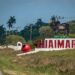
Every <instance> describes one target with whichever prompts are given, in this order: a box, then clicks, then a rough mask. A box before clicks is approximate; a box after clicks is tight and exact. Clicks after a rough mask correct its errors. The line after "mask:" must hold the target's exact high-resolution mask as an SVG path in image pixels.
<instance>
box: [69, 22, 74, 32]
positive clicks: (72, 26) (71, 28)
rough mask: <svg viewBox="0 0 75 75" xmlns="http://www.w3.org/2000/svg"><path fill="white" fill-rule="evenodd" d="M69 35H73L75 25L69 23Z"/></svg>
mask: <svg viewBox="0 0 75 75" xmlns="http://www.w3.org/2000/svg"><path fill="white" fill-rule="evenodd" d="M70 33H75V23H73V22H71V23H70Z"/></svg>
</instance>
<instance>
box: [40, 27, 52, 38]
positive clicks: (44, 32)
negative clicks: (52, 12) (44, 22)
mask: <svg viewBox="0 0 75 75" xmlns="http://www.w3.org/2000/svg"><path fill="white" fill-rule="evenodd" d="M39 33H40V36H41V37H42V38H47V37H51V35H52V29H51V28H50V27H49V26H42V27H40V28H39Z"/></svg>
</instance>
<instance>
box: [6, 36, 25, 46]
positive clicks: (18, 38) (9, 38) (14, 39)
mask: <svg viewBox="0 0 75 75" xmlns="http://www.w3.org/2000/svg"><path fill="white" fill-rule="evenodd" d="M18 41H20V42H22V43H26V42H25V40H24V38H23V37H21V36H18V35H8V36H7V37H6V44H7V45H8V44H10V45H16V43H17V42H18Z"/></svg>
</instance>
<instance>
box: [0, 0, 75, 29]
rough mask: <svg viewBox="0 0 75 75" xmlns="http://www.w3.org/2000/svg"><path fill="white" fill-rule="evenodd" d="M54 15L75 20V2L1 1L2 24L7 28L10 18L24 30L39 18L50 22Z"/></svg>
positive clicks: (69, 0)
mask: <svg viewBox="0 0 75 75" xmlns="http://www.w3.org/2000/svg"><path fill="white" fill-rule="evenodd" d="M52 15H57V16H64V17H66V18H65V19H64V20H67V21H68V20H69V19H75V0H0V24H4V25H5V26H6V22H7V21H8V19H9V17H10V16H15V18H16V19H17V20H16V27H17V26H19V27H20V28H23V27H24V26H25V25H27V24H29V23H35V22H36V21H37V19H38V18H42V20H43V21H45V22H49V19H50V17H51V16H52ZM68 17H69V18H68Z"/></svg>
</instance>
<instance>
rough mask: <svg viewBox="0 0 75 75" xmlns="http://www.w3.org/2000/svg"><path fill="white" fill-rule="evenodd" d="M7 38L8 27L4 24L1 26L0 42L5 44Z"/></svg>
mask: <svg viewBox="0 0 75 75" xmlns="http://www.w3.org/2000/svg"><path fill="white" fill-rule="evenodd" d="M5 39H6V29H5V28H4V27H3V25H1V26H0V44H1V45H3V44H5Z"/></svg>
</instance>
